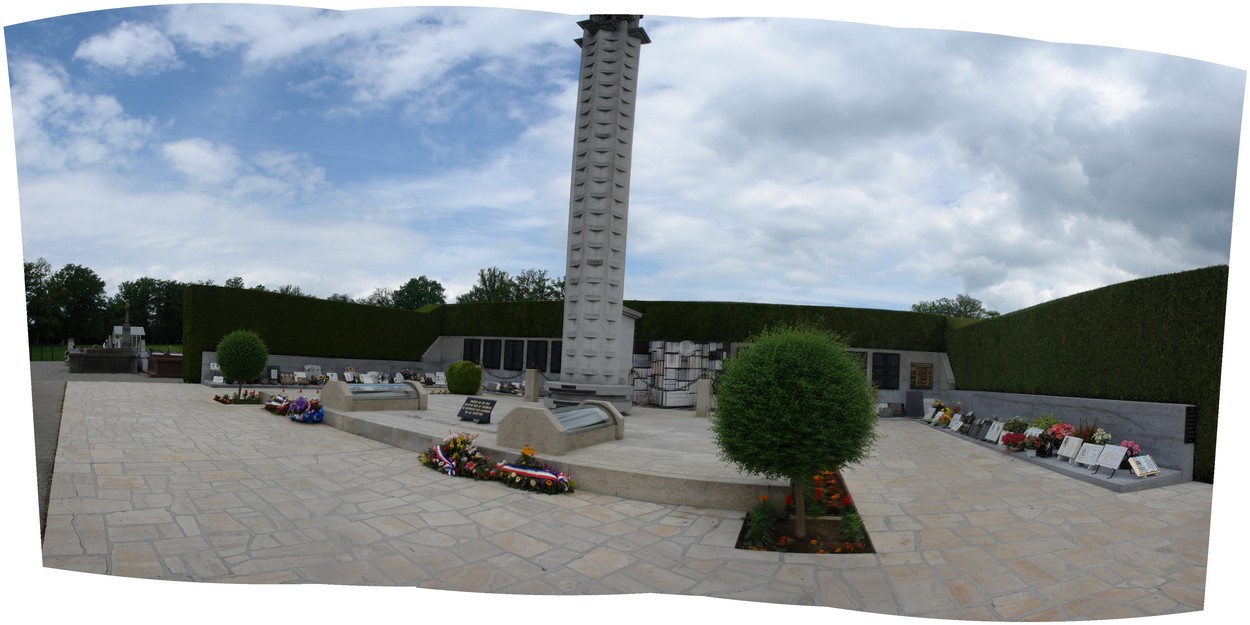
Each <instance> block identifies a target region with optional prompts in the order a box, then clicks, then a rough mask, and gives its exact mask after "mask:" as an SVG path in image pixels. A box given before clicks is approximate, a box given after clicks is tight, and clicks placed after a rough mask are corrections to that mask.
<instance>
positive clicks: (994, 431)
mask: <svg viewBox="0 0 1250 625" xmlns="http://www.w3.org/2000/svg"><path fill="white" fill-rule="evenodd" d="M1002 436H1003V422H1002V421H995V422H993V423H991V424H990V431H989V432H986V433H985V439H984V440H987V441H989V442H991V443H994V444H995V445H997V444H998V439H999V438H1002Z"/></svg>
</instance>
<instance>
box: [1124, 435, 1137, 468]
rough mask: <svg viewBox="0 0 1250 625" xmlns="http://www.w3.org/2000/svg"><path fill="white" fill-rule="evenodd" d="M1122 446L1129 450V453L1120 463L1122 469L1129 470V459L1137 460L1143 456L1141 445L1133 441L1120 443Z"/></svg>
mask: <svg viewBox="0 0 1250 625" xmlns="http://www.w3.org/2000/svg"><path fill="white" fill-rule="evenodd" d="M1120 446H1121V447H1124V448H1126V449H1128V453H1125V454H1124V459H1123V460H1121V461H1120V468H1121V469H1128V468H1129V463H1128V459H1129V458H1136V457H1137V456H1140V455H1141V445H1138V444H1137V443H1135V442H1133V441H1120Z"/></svg>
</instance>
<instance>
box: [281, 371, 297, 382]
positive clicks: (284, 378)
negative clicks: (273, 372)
mask: <svg viewBox="0 0 1250 625" xmlns="http://www.w3.org/2000/svg"><path fill="white" fill-rule="evenodd" d="M278 383H279V384H288V385H289V384H295V372H294V371H283V372H282V373H279V374H278Z"/></svg>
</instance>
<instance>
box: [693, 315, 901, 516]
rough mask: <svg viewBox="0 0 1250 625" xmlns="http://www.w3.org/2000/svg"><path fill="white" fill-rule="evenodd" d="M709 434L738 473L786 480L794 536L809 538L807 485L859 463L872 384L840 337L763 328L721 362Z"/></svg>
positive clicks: (870, 433)
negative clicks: (791, 499) (790, 495)
mask: <svg viewBox="0 0 1250 625" xmlns="http://www.w3.org/2000/svg"><path fill="white" fill-rule="evenodd" d="M716 402H717V404H716V406H717V407H716V411H715V412H714V413H713V414H712V433H713V436H714V439H715V441H716V444H717V446H718V447H720V451H721V457H722V458H724V459H725V460H728V461H730V462H733V463H735V464H737V465H738V467H740V468H741V469H742V470H743V471H745V472H747V473H750V474H754V475H763V476H765V477H767V478H769V479H779V478H787V479H789V480H790V484H791V488H793V490H794V502H795V533H796V535H797V536H798V537H799V538H802V537H804V536H806V535H807V523H806V516H807V513H806V510H805V503H804V499H805V497H804V487H805V484H806V483H807V481H808V480H810V479H811V477H812V476H813V475H816V474H817V473H819V472H820V471H823V470H826V469H827V470H832V471H840V470H841V469H842V468H844V467H845V466H846V465H848V464H852V463H856V462H859V461H861V460H863V459H864V458H865V457H866V456H867V454H868V450H869V449H870V448H871V447H872V443H873V441H874V440H875V438H876V434H875V433H874V428H875V427H876V422H877V415H876V410H875V403H874V401H873V394H872V387H871V386H870V385H869V384H868V377H867V376H866V375H865V374H864V368H863V366H862V365H861V364H860V362H859V361H858V360H856V359H855V357H853V356H852V355H851V354H850V353H849V352H847V346H846V344H845V342H844V341H843V340H842V338H841V337H839V336H837V335H835V334H832V333H830V332H828V331H825V330H821V329H818V328H813V327H806V326H796V327H782V328H777V329H771V330H765V331H764V332H762V333H761V334H759V335H757V336H755V337H753V338H752V339H750V347H749V348H747V349H745V350H743V351H741V352H739V354H738V355H737V356H735V357H734V358H731V359H729V360H727V361H726V362H725V367H724V370H723V371H722V372H721V374H720V377H718V378H717V380H716Z"/></svg>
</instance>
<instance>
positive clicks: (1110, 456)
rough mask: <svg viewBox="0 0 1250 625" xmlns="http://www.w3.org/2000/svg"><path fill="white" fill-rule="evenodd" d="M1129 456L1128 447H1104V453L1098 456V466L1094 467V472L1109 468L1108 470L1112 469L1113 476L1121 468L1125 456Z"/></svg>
mask: <svg viewBox="0 0 1250 625" xmlns="http://www.w3.org/2000/svg"><path fill="white" fill-rule="evenodd" d="M1127 454H1128V447H1121V446H1119V445H1106V446H1104V447H1103V448H1102V453H1100V454H1098V464H1097V466H1095V467H1094V472H1095V473H1097V472H1098V469H1099V468H1101V467H1107V468H1108V469H1111V471H1112V474H1113V475H1114V472H1115V470H1116V469H1119V468H1120V462H1121V461H1122V460H1124V456H1125V455H1127ZM1108 477H1110V476H1108Z"/></svg>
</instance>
